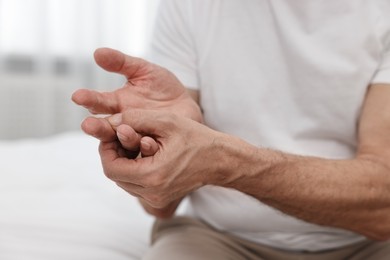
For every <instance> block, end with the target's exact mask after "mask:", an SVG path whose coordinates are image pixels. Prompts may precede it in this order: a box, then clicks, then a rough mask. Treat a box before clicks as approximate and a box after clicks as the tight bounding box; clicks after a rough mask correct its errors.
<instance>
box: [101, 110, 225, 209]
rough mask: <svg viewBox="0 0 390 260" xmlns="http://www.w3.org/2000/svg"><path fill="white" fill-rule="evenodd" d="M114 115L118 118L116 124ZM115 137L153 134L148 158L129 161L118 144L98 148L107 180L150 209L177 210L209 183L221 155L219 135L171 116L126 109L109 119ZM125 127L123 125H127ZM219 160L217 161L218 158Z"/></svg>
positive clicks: (157, 112)
mask: <svg viewBox="0 0 390 260" xmlns="http://www.w3.org/2000/svg"><path fill="white" fill-rule="evenodd" d="M118 116H122V119H121V120H119V119H118ZM108 122H111V124H112V126H113V128H114V129H116V131H118V133H120V131H121V129H122V128H123V127H130V126H131V128H133V129H134V130H135V131H136V132H138V133H141V134H145V135H148V136H152V137H153V138H154V139H155V140H156V143H157V144H158V146H159V147H158V151H157V152H156V153H155V154H154V155H153V156H151V157H143V158H137V159H134V160H133V159H128V158H127V157H126V156H123V154H122V152H121V151H122V146H121V145H118V143H116V142H102V143H101V145H100V148H99V151H100V156H101V159H102V164H103V169H104V172H105V174H106V176H107V177H108V178H110V179H112V180H113V181H115V182H116V183H117V184H118V186H120V187H122V188H123V189H124V190H126V191H127V192H129V193H130V194H132V195H134V196H137V197H139V198H141V201H142V203H143V204H144V205H145V204H147V205H149V206H150V207H151V208H153V209H154V210H155V209H162V208H165V209H167V208H172V207H173V208H176V206H177V204H178V202H179V201H180V200H181V198H183V197H185V196H186V195H187V194H189V193H190V192H192V191H194V190H196V189H198V188H200V187H201V186H203V185H206V184H212V182H213V179H214V176H215V174H209V173H215V172H216V171H217V170H216V169H212V168H213V167H217V166H218V165H219V163H223V160H224V158H221V157H220V152H219V151H218V145H216V144H218V141H217V139H218V138H219V137H220V135H221V133H218V132H216V131H213V130H212V129H210V128H208V127H206V126H204V125H202V124H199V123H197V122H195V121H193V120H190V119H188V118H185V117H181V116H177V115H175V114H173V113H169V112H161V111H152V110H127V111H125V112H124V113H122V115H114V116H113V117H111V118H108ZM126 125H127V126H126ZM216 158H218V160H216Z"/></svg>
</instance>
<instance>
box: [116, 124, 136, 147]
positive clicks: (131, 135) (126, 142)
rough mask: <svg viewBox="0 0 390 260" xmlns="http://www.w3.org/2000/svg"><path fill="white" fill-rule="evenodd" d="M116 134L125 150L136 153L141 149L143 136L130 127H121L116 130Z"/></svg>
mask: <svg viewBox="0 0 390 260" xmlns="http://www.w3.org/2000/svg"><path fill="white" fill-rule="evenodd" d="M116 134H117V136H118V139H119V141H120V142H121V144H122V146H123V148H125V149H127V150H130V151H136V150H138V149H139V148H140V141H141V136H140V135H139V134H137V133H136V132H135V131H134V129H133V128H131V127H130V126H128V125H120V126H118V127H117V129H116Z"/></svg>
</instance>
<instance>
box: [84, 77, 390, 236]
mask: <svg viewBox="0 0 390 260" xmlns="http://www.w3.org/2000/svg"><path fill="white" fill-rule="evenodd" d="M388 100H390V85H385V84H378V85H372V86H370V87H369V89H368V92H367V95H366V99H365V103H364V105H363V110H362V114H361V117H360V121H359V126H358V132H359V140H358V149H357V151H356V155H355V157H354V158H352V159H349V160H330V159H323V158H317V157H309V156H297V155H293V154H287V153H283V152H280V151H276V150H270V149H264V148H261V147H255V146H253V145H251V144H249V143H246V142H245V141H243V140H241V139H239V138H237V137H234V136H230V135H227V134H224V133H220V132H217V131H214V130H212V129H210V128H208V127H207V126H205V125H203V124H200V123H199V122H196V121H195V120H192V119H190V118H188V117H186V115H180V114H175V113H172V111H171V110H169V109H165V110H164V109H160V110H156V109H153V108H152V109H150V108H149V107H147V106H145V107H144V108H147V109H144V108H142V109H138V108H130V109H124V110H122V111H121V113H120V114H118V115H115V116H113V117H108V118H106V119H96V120H97V121H98V122H99V123H98V124H96V125H94V126H91V125H89V124H86V125H85V127H86V129H89V130H91V129H93V131H92V132H94V133H96V132H99V133H105V132H107V131H108V128H106V127H108V125H110V126H111V127H110V129H111V130H110V131H112V132H114V133H115V131H117V132H118V133H121V129H122V128H124V127H125V126H126V127H128V129H132V130H134V132H135V133H138V135H140V136H149V137H151V138H152V140H154V141H155V145H157V147H158V148H157V149H155V150H154V151H153V152H154V153H153V155H152V154H149V155H151V156H145V157H138V158H129V157H128V156H126V154H125V152H124V150H126V149H124V147H123V145H122V144H121V142H120V139H115V140H108V138H103V139H104V140H107V141H102V142H101V144H100V147H99V151H100V155H101V160H102V165H103V169H104V172H105V174H106V176H107V177H108V178H110V179H111V180H113V181H115V182H116V183H117V184H118V185H119V186H120V187H122V188H123V189H124V190H126V191H127V192H129V193H130V194H132V195H134V196H137V197H139V198H141V200H142V203H143V204H145V205H147V208H149V211H148V209H147V211H148V212H151V213H152V214H153V213H155V212H154V211H153V210H155V211H156V212H160V213H161V212H162V213H167V216H169V215H170V214H171V213H172V212H174V209H175V208H176V207H175V206H176V203H177V202H178V201H180V200H181V198H183V197H184V196H186V195H188V194H189V193H191V192H192V191H194V190H196V189H198V188H200V187H202V186H204V185H216V186H221V187H229V188H234V189H236V190H239V191H241V192H244V193H246V194H249V195H251V196H253V197H254V198H256V199H258V200H260V201H262V202H263V203H266V204H268V205H270V206H272V207H274V208H276V209H279V210H280V211H282V212H285V213H287V214H290V215H292V216H296V217H298V218H300V219H303V220H306V221H309V222H312V223H316V224H320V225H326V226H331V227H338V228H343V229H346V230H351V231H354V232H357V233H360V234H362V235H365V236H367V237H369V238H371V239H375V240H388V239H389V238H390V218H389V217H388V216H390V196H389V194H390V193H389V191H390V178H389V176H390V149H388V147H390V135H389V132H390V102H388ZM102 129H103V130H102ZM104 129H105V130H104ZM141 144H142V142H141ZM141 146H142V145H141ZM141 150H142V148H141ZM291 198H293V199H291ZM172 205H174V206H173V207H171V206H172ZM150 209H153V210H150ZM168 213H169V214H168Z"/></svg>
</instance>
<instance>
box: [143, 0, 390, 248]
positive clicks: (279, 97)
mask: <svg viewBox="0 0 390 260" xmlns="http://www.w3.org/2000/svg"><path fill="white" fill-rule="evenodd" d="M389 5H390V4H389V2H388V0H369V1H367V0H344V1H316V0H293V1H291V0H165V1H162V5H161V8H160V12H159V16H158V19H157V24H156V30H155V34H154V38H153V44H152V48H151V50H152V52H151V56H150V58H151V59H152V60H153V61H154V62H156V63H158V64H160V65H162V66H164V67H167V68H168V69H170V70H171V71H173V72H174V73H175V74H176V75H177V76H178V78H179V79H180V80H181V81H182V82H183V83H184V84H185V85H186V86H188V87H191V88H196V89H199V90H200V94H201V96H200V99H201V106H202V108H203V111H204V118H205V122H206V124H207V125H208V126H210V127H212V128H213V129H216V130H219V131H222V132H225V133H229V134H232V135H235V136H239V137H241V138H242V139H244V140H246V141H248V142H250V143H252V144H254V145H257V146H260V147H267V148H273V149H278V150H281V151H284V152H289V153H294V154H300V155H311V156H320V157H323V158H337V159H345V158H351V157H353V156H354V153H355V151H356V146H357V136H356V132H357V128H356V126H357V121H358V118H359V115H360V112H361V108H362V102H363V100H364V96H365V93H366V90H367V87H368V85H369V84H370V83H390V18H389V16H388V14H389V13H390V8H389ZM345 185H348V183H346V184H345ZM190 197H191V200H190V204H191V209H190V211H189V214H191V215H192V216H194V217H196V218H200V219H202V220H204V221H206V222H207V223H209V224H210V225H212V226H214V227H215V228H217V229H219V230H221V231H223V232H228V233H230V234H234V235H236V236H239V237H242V238H245V239H248V240H251V241H254V242H257V243H261V244H265V245H269V246H273V247H277V248H283V249H286V250H299V251H301V250H308V251H318V250H326V249H331V248H336V247H339V246H343V245H348V244H351V243H354V242H357V241H360V240H362V239H363V237H361V236H359V235H357V234H354V233H352V232H349V231H345V230H340V229H335V228H329V227H323V226H318V225H314V224H311V223H307V222H304V221H301V220H299V219H296V218H294V217H291V216H287V215H285V214H283V213H281V212H279V211H277V210H275V209H273V208H271V207H268V206H267V205H264V204H262V203H261V202H259V201H257V200H256V199H254V198H252V197H250V196H247V195H245V194H243V193H241V192H239V191H235V190H230V189H225V188H221V187H211V186H206V187H203V188H201V189H199V190H198V191H196V192H194V193H193V194H192V195H191V196H190ZM291 199H294V198H291Z"/></svg>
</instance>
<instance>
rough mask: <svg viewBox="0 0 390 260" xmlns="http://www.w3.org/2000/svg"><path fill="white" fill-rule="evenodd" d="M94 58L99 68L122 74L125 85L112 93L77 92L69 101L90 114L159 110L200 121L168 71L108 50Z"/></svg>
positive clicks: (194, 108) (101, 51) (199, 117)
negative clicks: (127, 110)
mask: <svg viewBox="0 0 390 260" xmlns="http://www.w3.org/2000/svg"><path fill="white" fill-rule="evenodd" d="M94 56H95V61H96V63H97V64H98V65H99V66H100V67H102V68H103V69H105V70H107V71H109V72H114V73H119V74H122V75H123V76H125V77H126V79H127V81H126V83H125V84H124V86H123V87H122V88H119V89H117V90H115V91H112V92H103V93H101V92H98V91H94V90H87V89H80V90H77V91H76V92H75V93H74V94H73V96H72V100H73V101H74V102H75V103H76V104H78V105H81V106H83V107H85V108H87V109H88V110H89V111H90V112H91V113H92V114H116V113H121V112H123V111H125V110H126V109H129V108H137V109H152V110H154V109H158V110H160V109H162V110H166V111H169V112H172V113H175V114H179V115H180V116H185V117H189V118H191V119H193V120H195V121H198V122H201V121H202V114H201V111H200V108H199V106H198V104H197V103H196V102H195V101H194V100H193V99H192V98H191V97H190V95H189V94H188V92H187V90H186V88H185V87H184V86H183V85H182V84H181V82H180V81H179V80H178V79H177V78H176V77H175V75H173V74H172V73H171V72H170V71H168V70H166V69H165V68H162V67H160V66H158V65H155V64H152V63H150V62H147V61H145V60H143V59H140V58H135V57H131V56H128V55H125V54H123V53H121V52H119V51H116V50H113V49H108V48H101V49H97V50H96V51H95V54H94Z"/></svg>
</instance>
